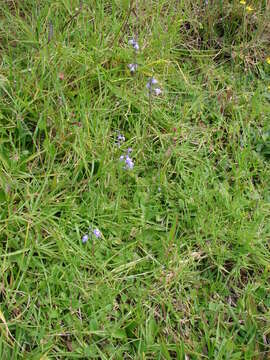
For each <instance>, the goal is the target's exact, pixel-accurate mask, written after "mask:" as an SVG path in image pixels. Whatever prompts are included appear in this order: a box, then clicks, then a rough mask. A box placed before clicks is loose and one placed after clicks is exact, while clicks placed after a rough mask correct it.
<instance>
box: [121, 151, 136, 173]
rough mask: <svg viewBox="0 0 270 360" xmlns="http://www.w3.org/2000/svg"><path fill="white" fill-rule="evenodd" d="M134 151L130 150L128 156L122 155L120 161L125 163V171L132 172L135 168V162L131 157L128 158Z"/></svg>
mask: <svg viewBox="0 0 270 360" xmlns="http://www.w3.org/2000/svg"><path fill="white" fill-rule="evenodd" d="M131 151H132V149H131V148H129V149H128V151H127V154H126V155H121V156H120V158H119V160H120V161H121V162H123V161H125V166H124V169H125V170H132V169H133V168H134V162H133V160H132V159H131V157H129V156H128V154H129V153H130V152H131Z"/></svg>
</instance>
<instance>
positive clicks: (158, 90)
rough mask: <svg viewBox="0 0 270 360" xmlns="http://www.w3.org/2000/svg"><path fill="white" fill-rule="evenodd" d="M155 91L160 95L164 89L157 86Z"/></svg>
mask: <svg viewBox="0 0 270 360" xmlns="http://www.w3.org/2000/svg"><path fill="white" fill-rule="evenodd" d="M154 93H155V95H157V96H158V95H160V94H162V90H161V89H160V88H155V89H154Z"/></svg>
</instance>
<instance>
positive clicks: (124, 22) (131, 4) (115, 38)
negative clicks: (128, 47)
mask: <svg viewBox="0 0 270 360" xmlns="http://www.w3.org/2000/svg"><path fill="white" fill-rule="evenodd" d="M133 3H134V0H131V2H130V5H129V10H128V13H127V15H126V18H125V20H124V21H123V24H122V26H121V27H120V29H119V31H118V33H117V34H116V35H115V37H114V38H113V41H112V42H111V45H110V47H111V48H112V47H113V45H114V43H115V41H116V40H117V38H118V36H119V35H120V33H121V32H122V31H123V30H124V29H125V27H126V24H127V22H128V20H129V18H130V14H131V12H132V10H133ZM122 37H123V35H122ZM121 40H122V38H120V40H119V41H121Z"/></svg>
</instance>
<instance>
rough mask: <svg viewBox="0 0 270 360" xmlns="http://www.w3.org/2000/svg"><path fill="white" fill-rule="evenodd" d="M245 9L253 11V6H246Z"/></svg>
mask: <svg viewBox="0 0 270 360" xmlns="http://www.w3.org/2000/svg"><path fill="white" fill-rule="evenodd" d="M246 10H247V11H249V12H251V11H253V10H254V9H253V7H251V6H246Z"/></svg>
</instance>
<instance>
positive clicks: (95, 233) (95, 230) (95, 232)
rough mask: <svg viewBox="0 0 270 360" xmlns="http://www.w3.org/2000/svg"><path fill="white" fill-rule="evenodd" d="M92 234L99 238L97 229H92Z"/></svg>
mask: <svg viewBox="0 0 270 360" xmlns="http://www.w3.org/2000/svg"><path fill="white" fill-rule="evenodd" d="M93 234H94V235H95V237H96V238H97V239H99V238H101V232H100V231H99V230H98V229H94V230H93Z"/></svg>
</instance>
